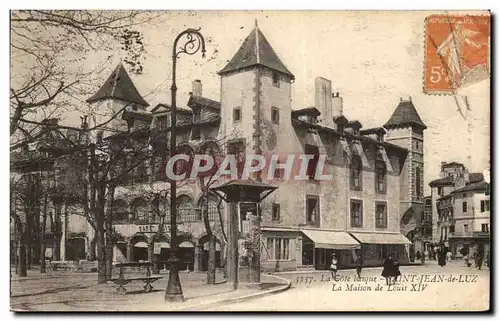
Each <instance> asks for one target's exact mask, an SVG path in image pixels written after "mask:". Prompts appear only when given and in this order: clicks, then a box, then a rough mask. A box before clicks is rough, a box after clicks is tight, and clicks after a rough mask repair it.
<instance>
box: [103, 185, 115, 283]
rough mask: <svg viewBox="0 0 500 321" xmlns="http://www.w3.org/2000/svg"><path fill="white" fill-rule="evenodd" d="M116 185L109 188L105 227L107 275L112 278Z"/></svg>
mask: <svg viewBox="0 0 500 321" xmlns="http://www.w3.org/2000/svg"><path fill="white" fill-rule="evenodd" d="M114 191H115V190H114V187H113V186H110V187H109V189H108V197H107V198H106V205H105V206H106V207H105V213H106V217H105V228H106V277H107V279H108V280H110V279H111V277H112V273H113V247H114V244H113V212H112V207H111V206H112V204H113V200H114Z"/></svg>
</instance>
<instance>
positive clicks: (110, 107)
mask: <svg viewBox="0 0 500 321" xmlns="http://www.w3.org/2000/svg"><path fill="white" fill-rule="evenodd" d="M87 103H89V104H91V106H93V107H94V108H95V115H97V116H96V117H95V123H93V124H90V127H92V126H95V125H98V124H102V123H104V122H106V121H108V120H109V119H110V118H112V117H114V119H113V120H112V121H111V122H110V123H108V124H106V125H104V126H103V130H107V131H122V130H127V122H126V121H125V120H123V119H122V113H123V111H125V110H131V111H146V108H147V107H148V106H149V104H148V103H147V102H146V101H145V100H144V98H143V97H142V96H141V94H139V91H138V90H137V88H136V87H135V85H134V83H133V82H132V79H130V76H129V75H128V73H127V71H126V70H125V68H124V67H123V65H122V64H121V63H120V64H119V65H118V66H117V67H116V68H115V70H114V71H113V72H112V73H111V75H110V76H109V77H108V79H107V80H106V81H105V82H104V84H103V85H102V86H101V88H99V90H98V91H97V92H96V93H95V94H94V95H93V96H92V97H90V98H89V99H87ZM91 120H92V121H93V119H91Z"/></svg>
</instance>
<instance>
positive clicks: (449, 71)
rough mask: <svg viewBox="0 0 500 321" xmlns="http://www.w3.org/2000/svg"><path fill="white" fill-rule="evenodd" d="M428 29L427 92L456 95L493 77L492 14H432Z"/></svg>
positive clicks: (426, 51)
mask: <svg viewBox="0 0 500 321" xmlns="http://www.w3.org/2000/svg"><path fill="white" fill-rule="evenodd" d="M425 28H426V29H425V31H426V36H425V47H426V48H425V56H424V92H425V93H427V94H453V93H454V92H455V91H456V90H458V89H459V88H462V87H465V86H468V85H471V84H474V83H477V82H479V81H481V80H484V79H488V78H489V77H490V71H489V68H490V34H491V32H490V16H489V15H477V16H471V15H456V16H453V15H451V16H450V15H432V16H429V17H427V18H426V22H425Z"/></svg>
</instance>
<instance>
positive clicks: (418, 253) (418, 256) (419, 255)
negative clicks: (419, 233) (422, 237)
mask: <svg viewBox="0 0 500 321" xmlns="http://www.w3.org/2000/svg"><path fill="white" fill-rule="evenodd" d="M421 256H422V254H420V251H417V254H416V258H417V260H420V258H421Z"/></svg>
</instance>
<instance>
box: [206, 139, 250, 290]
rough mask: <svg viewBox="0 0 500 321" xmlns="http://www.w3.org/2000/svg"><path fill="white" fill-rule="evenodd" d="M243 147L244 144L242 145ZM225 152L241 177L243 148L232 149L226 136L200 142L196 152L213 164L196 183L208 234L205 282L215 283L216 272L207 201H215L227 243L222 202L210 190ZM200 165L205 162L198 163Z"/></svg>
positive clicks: (212, 234)
mask: <svg viewBox="0 0 500 321" xmlns="http://www.w3.org/2000/svg"><path fill="white" fill-rule="evenodd" d="M242 147H243V148H244V146H242ZM226 151H227V154H230V155H233V156H234V157H235V159H236V161H237V175H238V177H241V175H242V172H243V166H244V150H234V149H233V148H232V146H231V145H230V144H229V143H228V139H227V138H226V137H221V138H218V139H214V140H208V141H205V142H203V143H202V144H201V146H200V148H199V150H198V153H199V154H205V155H209V156H211V158H212V159H214V165H213V166H212V167H211V168H210V169H208V170H207V171H205V172H202V173H199V174H198V175H197V184H198V186H199V187H200V189H201V192H202V197H201V211H202V217H203V223H204V225H205V230H206V232H207V236H208V242H209V243H208V245H209V250H208V272H207V283H208V284H215V272H216V264H215V263H216V262H215V253H216V237H215V235H214V231H213V229H212V226H211V225H210V217H209V206H210V205H209V203H210V201H211V200H212V202H214V203H216V204H217V205H216V207H217V214H218V218H219V224H220V231H221V234H222V236H223V238H224V242H226V243H227V237H226V234H225V231H224V222H223V219H222V213H221V210H220V207H221V206H220V205H221V204H222V199H220V197H219V196H218V195H217V194H216V193H213V192H211V191H210V188H211V187H212V186H214V184H215V183H217V182H218V180H219V179H220V178H221V177H220V176H219V175H218V172H219V170H220V168H219V167H220V165H221V163H222V160H223V159H224V158H225V156H226ZM200 165H202V166H204V165H206V164H200Z"/></svg>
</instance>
